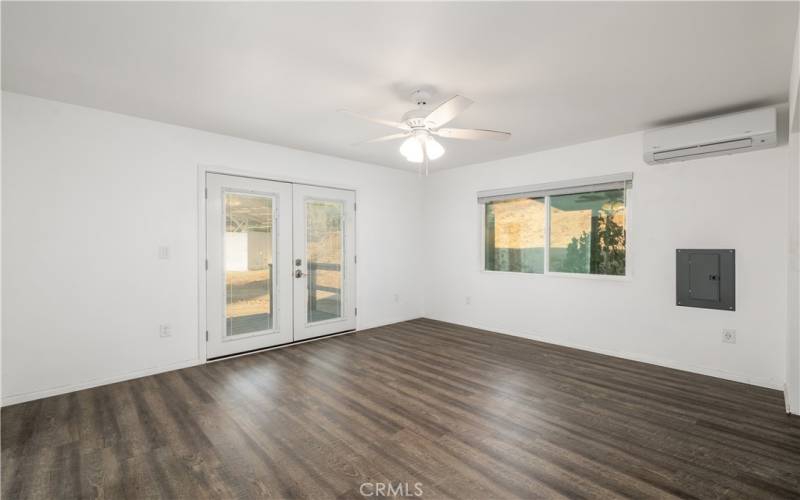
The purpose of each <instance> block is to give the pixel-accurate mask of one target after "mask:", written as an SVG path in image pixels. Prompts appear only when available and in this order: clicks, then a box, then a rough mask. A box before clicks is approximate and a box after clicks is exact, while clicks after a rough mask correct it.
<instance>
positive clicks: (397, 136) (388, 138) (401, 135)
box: [353, 132, 408, 146]
mask: <svg viewBox="0 0 800 500" xmlns="http://www.w3.org/2000/svg"><path fill="white" fill-rule="evenodd" d="M404 137H408V132H401V133H399V134H391V135H384V136H383V137H377V138H375V139H370V140H368V141H361V142H357V143H355V144H353V146H360V145H362V144H372V143H374V142H384V141H392V140H394V139H402V138H404Z"/></svg>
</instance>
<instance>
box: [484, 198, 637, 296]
mask: <svg viewBox="0 0 800 500" xmlns="http://www.w3.org/2000/svg"><path fill="white" fill-rule="evenodd" d="M632 189H633V187H632V185H627V186H626V187H625V188H624V196H625V274H621V275H615V274H590V273H566V272H561V271H551V270H550V216H551V210H550V197H551V195H549V194H547V195H544V207H545V220H544V271H543V272H541V273H524V272H521V271H495V270H492V269H486V207H485V206H484V204H482V203H478V217H479V219H480V230H479V231H478V237H479V240H478V245H479V251H478V258H479V261H478V263H479V266H480V271H481V272H482V273H487V274H500V275H503V274H508V275H514V276H532V277H536V279H538V278H540V277H555V278H578V279H588V280H607V281H631V279H632V278H633V274H632V272H631V271H632V267H633V266H632V259H631V255H632V254H631V239H630V237H629V236H630V228H631V224H632V221H633V218H632V213H633V210H631V204H632V203H631V199H632V197H631V195H630V194H631V191H632ZM585 192H587V193H591V192H593V190H586V191H585ZM519 198H527V196H524V195H522V196H520V197H519ZM512 199H514V198H512Z"/></svg>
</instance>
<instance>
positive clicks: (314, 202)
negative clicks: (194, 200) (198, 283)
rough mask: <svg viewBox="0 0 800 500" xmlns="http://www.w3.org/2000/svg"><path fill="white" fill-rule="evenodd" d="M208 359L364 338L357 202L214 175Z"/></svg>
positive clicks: (349, 196)
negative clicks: (343, 335)
mask: <svg viewBox="0 0 800 500" xmlns="http://www.w3.org/2000/svg"><path fill="white" fill-rule="evenodd" d="M206 190H207V191H206V259H207V261H206V315H207V317H206V328H207V335H206V339H207V345H206V353H207V354H206V357H207V358H208V359H211V358H217V357H221V356H227V355H231V354H237V353H242V352H246V351H251V350H255V349H263V348H266V347H271V346H275V345H280V344H287V343H290V342H293V341H297V340H304V339H308V338H312V337H317V336H320V335H326V334H330V333H337V332H343V331H347V330H352V329H354V328H355V252H354V245H355V238H354V224H355V217H354V202H355V193H353V192H352V191H347V190H341V189H330V188H320V187H314V186H306V185H301V184H292V183H288V182H276V181H268V180H262V179H254V178H249V177H238V176H232V175H223V174H212V173H208V174H207V175H206Z"/></svg>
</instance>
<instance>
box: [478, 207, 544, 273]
mask: <svg viewBox="0 0 800 500" xmlns="http://www.w3.org/2000/svg"><path fill="white" fill-rule="evenodd" d="M485 207H486V217H485V221H486V223H485V231H486V233H485V234H486V238H485V251H484V259H485V265H486V267H485V269H487V270H489V271H512V272H517V273H542V272H544V231H545V218H546V212H545V201H544V198H520V199H516V200H503V201H492V202H489V203H486V205H485Z"/></svg>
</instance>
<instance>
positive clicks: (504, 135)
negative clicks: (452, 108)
mask: <svg viewBox="0 0 800 500" xmlns="http://www.w3.org/2000/svg"><path fill="white" fill-rule="evenodd" d="M433 133H434V134H436V135H439V136H442V137H447V138H449V139H466V140H468V141H479V140H482V139H492V140H495V141H505V140H508V138H509V137H511V134H510V133H509V132H498V131H497V130H480V129H476V128H440V129H439V130H435V131H434V132H433Z"/></svg>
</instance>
